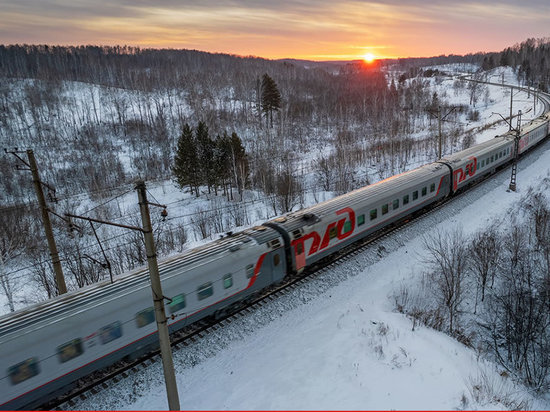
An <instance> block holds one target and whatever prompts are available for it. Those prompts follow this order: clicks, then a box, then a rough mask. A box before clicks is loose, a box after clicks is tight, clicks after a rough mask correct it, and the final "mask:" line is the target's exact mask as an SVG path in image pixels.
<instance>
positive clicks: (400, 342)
mask: <svg viewBox="0 0 550 412" xmlns="http://www.w3.org/2000/svg"><path fill="white" fill-rule="evenodd" d="M549 164H550V142H546V143H545V144H544V146H543V147H542V148H540V150H538V151H537V152H536V153H532V154H530V155H528V156H527V157H526V158H524V159H523V160H522V161H521V163H520V166H519V173H518V185H519V192H518V193H510V192H507V191H506V189H507V187H508V183H509V170H508V171H505V172H503V173H501V174H499V175H497V176H496V177H494V178H493V179H492V180H490V181H488V182H485V183H483V184H482V185H480V186H478V187H476V188H475V189H473V190H472V191H471V192H469V193H468V194H466V195H465V196H462V197H461V198H459V199H456V200H454V201H453V202H451V204H449V205H448V206H446V207H445V208H443V209H442V210H439V211H437V212H436V213H434V214H431V215H430V216H427V217H424V218H422V219H421V220H420V221H419V222H417V223H414V224H413V225H411V226H409V227H408V228H406V229H405V230H403V231H400V232H398V233H396V234H394V235H391V236H390V237H389V238H387V239H386V240H384V241H383V243H382V245H381V246H383V248H379V247H378V246H375V247H373V248H371V250H368V251H366V252H364V253H362V254H361V255H359V256H357V257H355V258H353V259H352V260H350V261H347V262H346V263H345V264H342V265H340V266H338V267H337V268H335V269H332V270H330V271H326V272H324V273H323V274H322V275H320V276H319V277H317V278H316V279H314V280H313V281H311V282H308V284H306V285H304V286H302V287H301V288H299V289H297V290H295V291H293V292H292V293H291V294H290V295H287V296H285V297H283V298H282V299H279V300H277V301H275V302H272V303H270V304H267V305H265V306H264V307H262V308H261V309H260V310H258V311H256V312H254V313H252V314H251V315H249V316H247V317H245V318H242V319H240V320H238V321H236V322H234V323H232V324H230V325H229V326H227V327H224V328H222V329H221V330H218V331H216V332H214V333H212V334H210V335H208V336H207V337H206V338H205V339H203V340H202V341H200V342H199V343H198V344H194V345H191V346H189V347H186V348H184V349H182V350H180V351H178V352H176V353H175V354H174V361H175V367H176V373H177V379H178V386H179V394H180V401H181V406H182V408H184V409H428V410H431V409H516V408H528V409H531V408H532V409H547V408H548V407H550V402H549V401H544V400H543V399H537V398H534V397H533V396H531V395H530V394H529V393H528V391H527V390H526V389H525V388H523V387H521V386H519V385H515V384H514V383H513V382H512V380H511V379H510V378H507V377H506V374H502V375H503V376H501V372H502V370H501V369H499V368H498V367H496V366H495V365H493V364H490V363H488V362H485V361H483V360H482V359H480V358H479V356H478V354H477V353H476V352H475V351H473V350H472V349H468V348H466V347H465V346H463V345H462V344H460V343H458V342H457V341H455V340H453V339H451V338H450V337H448V336H446V335H444V334H442V333H439V332H436V331H433V330H431V329H428V328H426V327H423V326H419V325H415V326H414V327H413V322H412V321H411V320H410V319H408V318H407V317H405V316H404V315H401V314H398V313H395V311H394V305H393V302H392V296H393V294H394V293H396V291H397V290H398V289H399V288H400V287H401V285H403V284H404V283H405V284H410V282H411V280H412V279H414V278H419V277H420V276H421V274H422V272H423V271H424V268H423V263H422V261H423V256H424V254H425V252H424V249H423V246H422V242H423V239H424V236H425V235H427V234H428V233H430V232H432V233H433V231H434V230H435V231H444V230H449V229H452V228H454V227H462V228H463V230H464V231H465V232H466V233H471V232H473V231H475V230H477V229H479V228H483V227H484V226H485V225H486V224H487V223H488V222H489V221H490V220H491V219H492V218H493V217H495V216H500V217H503V216H506V214H507V213H509V212H508V208H509V207H510V206H511V205H512V204H513V203H514V202H517V201H518V200H519V199H520V198H521V196H522V194H525V193H526V192H527V190H528V187H529V186H533V187H537V186H538V184H539V182H540V181H541V179H543V178H548V177H550V169H549V166H548V165H549ZM162 379H163V378H162V369H161V367H160V365H157V366H153V367H149V368H148V369H147V370H146V371H145V372H139V373H137V374H135V375H133V376H131V377H130V378H128V379H126V380H125V381H123V382H121V383H119V384H117V385H115V386H113V387H111V388H109V389H107V390H104V391H103V392H101V393H99V394H98V395H96V396H95V397H93V398H92V399H90V400H88V401H86V402H83V403H80V404H77V405H76V407H75V409H165V408H166V407H167V403H166V400H165V390H164V385H163V381H162Z"/></svg>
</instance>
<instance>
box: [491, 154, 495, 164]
mask: <svg viewBox="0 0 550 412" xmlns="http://www.w3.org/2000/svg"><path fill="white" fill-rule="evenodd" d="M494 161H495V156H494V155H493V156H491V163H493V162H494Z"/></svg>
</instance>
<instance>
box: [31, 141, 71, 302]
mask: <svg viewBox="0 0 550 412" xmlns="http://www.w3.org/2000/svg"><path fill="white" fill-rule="evenodd" d="M27 157H28V159H29V167H30V169H31V173H32V182H33V183H34V190H35V191H36V197H37V198H38V203H39V204H40V209H41V211H42V222H43V223H44V230H45V231H46V239H47V240H48V247H49V248H50V254H51V255H52V264H53V270H54V272H55V283H56V284H57V290H58V291H59V294H60V295H62V294H64V293H67V285H66V284H65V278H64V277H63V269H62V268H61V261H60V260H59V253H58V252H57V245H56V244H55V239H54V237H53V230H52V222H51V221H50V214H49V213H48V212H49V209H48V206H47V205H46V198H45V197H44V192H43V191H42V182H41V181H40V175H39V173H38V166H36V159H35V158H34V153H33V151H32V150H31V149H28V150H27Z"/></svg>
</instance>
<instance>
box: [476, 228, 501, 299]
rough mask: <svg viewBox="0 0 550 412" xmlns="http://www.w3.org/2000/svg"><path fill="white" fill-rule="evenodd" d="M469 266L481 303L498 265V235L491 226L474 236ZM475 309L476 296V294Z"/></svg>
mask: <svg viewBox="0 0 550 412" xmlns="http://www.w3.org/2000/svg"><path fill="white" fill-rule="evenodd" d="M469 252H470V265H471V268H472V272H473V273H474V275H475V276H476V279H477V285H478V288H477V290H481V301H482V302H483V301H484V300H485V288H486V286H487V281H488V280H489V278H490V279H491V287H493V284H494V282H495V274H496V272H497V268H498V265H499V258H500V240H499V233H498V232H496V231H495V230H494V229H493V226H492V225H491V226H490V227H489V229H487V230H484V231H481V232H478V233H476V234H475V235H474V238H473V241H472V243H471V245H470V248H469ZM476 309H477V294H476Z"/></svg>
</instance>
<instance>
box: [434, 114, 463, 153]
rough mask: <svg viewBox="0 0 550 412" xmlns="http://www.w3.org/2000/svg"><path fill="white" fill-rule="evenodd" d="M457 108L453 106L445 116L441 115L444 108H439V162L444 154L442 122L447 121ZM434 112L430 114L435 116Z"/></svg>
mask: <svg viewBox="0 0 550 412" xmlns="http://www.w3.org/2000/svg"><path fill="white" fill-rule="evenodd" d="M456 108H457V106H453V107H451V110H449V111H448V112H447V113H446V114H445V115H444V116H442V115H441V112H442V107H441V106H438V108H437V121H438V130H439V133H438V136H439V144H438V148H437V159H436V160H439V159H441V156H442V152H443V149H442V147H443V135H442V133H441V122H443V121H444V120H445V118H446V117H447V116H448V115H450V114H451V113H452V112H453V110H455V109H456ZM433 112H434V111H430V113H432V114H433Z"/></svg>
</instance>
